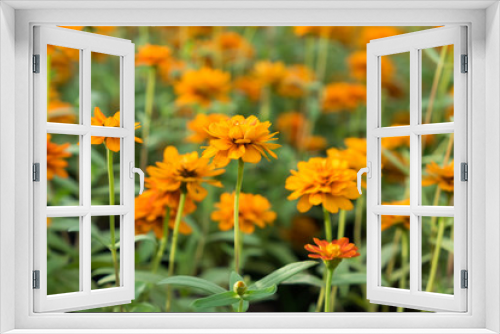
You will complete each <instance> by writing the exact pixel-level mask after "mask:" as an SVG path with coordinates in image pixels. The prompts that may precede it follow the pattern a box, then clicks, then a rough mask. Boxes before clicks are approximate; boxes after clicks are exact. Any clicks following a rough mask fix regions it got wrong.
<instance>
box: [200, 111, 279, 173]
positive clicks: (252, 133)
mask: <svg viewBox="0 0 500 334" xmlns="http://www.w3.org/2000/svg"><path fill="white" fill-rule="evenodd" d="M270 126H271V123H270V122H268V121H266V122H260V121H259V120H258V119H257V117H255V116H253V115H252V116H249V117H248V118H245V117H243V116H241V115H236V116H233V117H232V118H230V119H227V120H222V121H220V122H217V123H212V124H210V126H209V127H208V129H207V133H208V134H209V135H210V136H212V137H213V138H214V139H211V140H210V144H209V146H208V147H206V148H205V151H204V152H203V157H204V158H211V157H214V162H215V165H216V166H221V167H223V166H226V165H227V164H228V163H229V161H230V160H238V159H240V158H241V159H242V160H243V161H244V162H250V163H258V162H259V161H260V160H261V158H262V156H264V157H265V158H266V159H268V157H267V154H266V153H268V154H269V155H270V156H272V157H273V158H275V159H277V158H278V156H277V155H276V153H274V152H273V151H272V150H274V149H276V148H278V147H280V146H281V145H279V144H274V143H270V142H271V141H274V140H277V138H275V137H274V136H275V135H276V134H277V133H278V132H274V133H270V132H269V127H270ZM268 160H269V159H268Z"/></svg>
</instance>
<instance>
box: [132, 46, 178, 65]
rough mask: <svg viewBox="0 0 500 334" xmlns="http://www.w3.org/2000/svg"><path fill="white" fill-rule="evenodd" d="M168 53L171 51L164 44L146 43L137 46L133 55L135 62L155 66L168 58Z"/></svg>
mask: <svg viewBox="0 0 500 334" xmlns="http://www.w3.org/2000/svg"><path fill="white" fill-rule="evenodd" d="M170 54H171V51H170V49H169V48H168V47H166V46H162V45H151V44H146V45H143V46H140V47H139V50H138V52H137V55H136V56H135V64H136V65H137V66H141V65H146V66H156V65H159V64H161V63H162V62H164V61H166V60H167V59H168V58H170Z"/></svg>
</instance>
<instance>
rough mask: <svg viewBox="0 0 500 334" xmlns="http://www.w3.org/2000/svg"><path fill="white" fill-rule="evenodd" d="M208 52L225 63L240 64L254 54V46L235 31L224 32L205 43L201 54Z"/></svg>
mask: <svg viewBox="0 0 500 334" xmlns="http://www.w3.org/2000/svg"><path fill="white" fill-rule="evenodd" d="M207 52H208V53H211V54H212V55H213V56H214V58H217V57H220V58H221V60H222V61H223V62H224V63H232V62H240V61H242V60H244V59H248V58H251V57H252V56H253V54H254V50H253V47H252V45H250V43H248V42H247V41H246V40H245V39H244V38H243V37H241V35H240V34H238V33H236V32H233V31H227V32H223V33H221V34H219V35H217V36H216V37H215V38H214V39H213V40H211V41H208V42H206V43H203V44H202V46H201V53H204V54H206V53H207Z"/></svg>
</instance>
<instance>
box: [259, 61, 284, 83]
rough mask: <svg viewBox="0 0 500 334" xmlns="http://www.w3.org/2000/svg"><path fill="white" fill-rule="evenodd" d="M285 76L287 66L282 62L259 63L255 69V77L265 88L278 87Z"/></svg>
mask: <svg viewBox="0 0 500 334" xmlns="http://www.w3.org/2000/svg"><path fill="white" fill-rule="evenodd" d="M285 75H286V67H285V64H283V63H282V62H280V61H278V62H270V61H267V60H264V61H259V62H258V63H256V64H255V65H254V68H253V76H254V77H255V78H256V79H257V80H259V81H260V82H261V84H262V85H264V86H272V85H278V84H279V83H280V82H281V80H282V79H283V78H284V77H285Z"/></svg>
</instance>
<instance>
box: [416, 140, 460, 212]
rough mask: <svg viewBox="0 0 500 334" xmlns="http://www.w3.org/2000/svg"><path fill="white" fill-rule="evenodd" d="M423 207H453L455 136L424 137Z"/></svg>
mask: <svg viewBox="0 0 500 334" xmlns="http://www.w3.org/2000/svg"><path fill="white" fill-rule="evenodd" d="M421 140H422V205H453V194H454V161H453V134H439V135H424V136H421Z"/></svg>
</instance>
